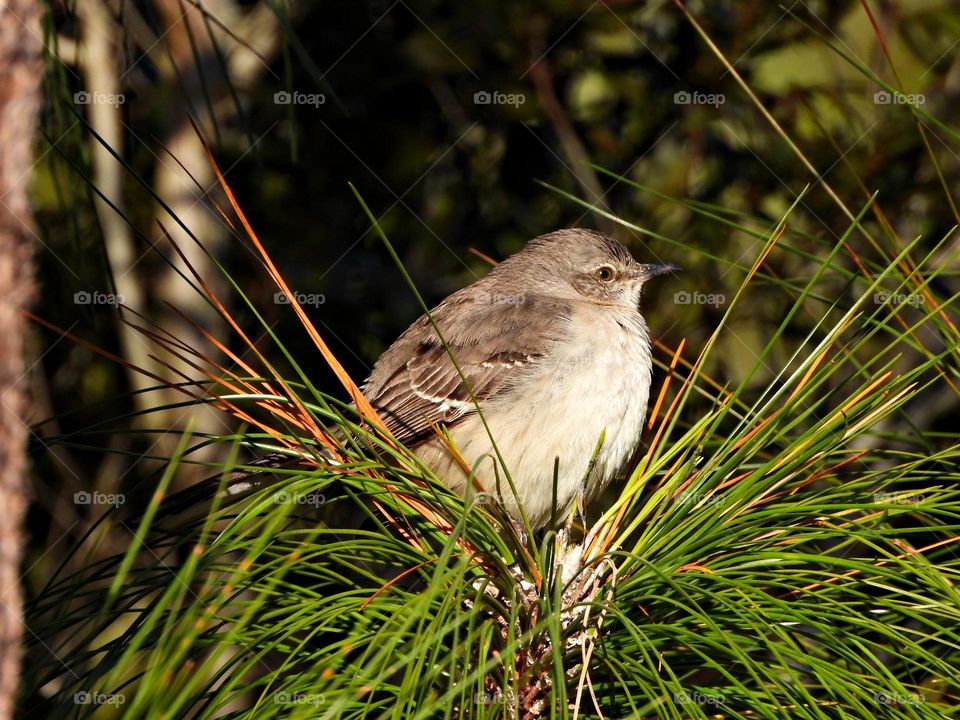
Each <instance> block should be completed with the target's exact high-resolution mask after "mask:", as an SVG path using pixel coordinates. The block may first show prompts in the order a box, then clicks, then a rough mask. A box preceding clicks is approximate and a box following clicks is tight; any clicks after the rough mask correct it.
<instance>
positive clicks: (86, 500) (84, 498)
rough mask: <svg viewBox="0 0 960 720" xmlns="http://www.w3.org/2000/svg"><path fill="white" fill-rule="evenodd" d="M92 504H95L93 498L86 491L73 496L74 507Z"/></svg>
mask: <svg viewBox="0 0 960 720" xmlns="http://www.w3.org/2000/svg"><path fill="white" fill-rule="evenodd" d="M91 502H93V496H92V495H91V494H90V493H88V492H87V491H86V490H81V491H80V492H75V493H74V494H73V504H74V505H89V504H90V503H91Z"/></svg>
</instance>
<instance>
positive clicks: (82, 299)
mask: <svg viewBox="0 0 960 720" xmlns="http://www.w3.org/2000/svg"><path fill="white" fill-rule="evenodd" d="M92 301H93V296H91V295H90V293H88V292H87V291H86V290H78V291H77V292H75V293H74V294H73V304H74V305H89V304H90V303H91V302H92Z"/></svg>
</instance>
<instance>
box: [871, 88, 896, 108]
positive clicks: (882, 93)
mask: <svg viewBox="0 0 960 720" xmlns="http://www.w3.org/2000/svg"><path fill="white" fill-rule="evenodd" d="M892 101H893V95H891V94H890V93H888V92H887V91H886V90H877V91H876V92H875V93H874V94H873V104H874V105H889V104H890V103H891V102H892Z"/></svg>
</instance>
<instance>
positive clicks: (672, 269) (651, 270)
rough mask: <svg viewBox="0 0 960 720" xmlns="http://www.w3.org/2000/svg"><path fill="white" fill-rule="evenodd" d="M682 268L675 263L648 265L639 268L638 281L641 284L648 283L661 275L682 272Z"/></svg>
mask: <svg viewBox="0 0 960 720" xmlns="http://www.w3.org/2000/svg"><path fill="white" fill-rule="evenodd" d="M680 270H682V268H681V267H680V266H679V265H674V264H673V263H647V264H646V265H638V266H637V280H639V281H640V282H646V281H647V280H650V279H652V278H655V277H659V276H660V275H667V274H668V273H676V272H680Z"/></svg>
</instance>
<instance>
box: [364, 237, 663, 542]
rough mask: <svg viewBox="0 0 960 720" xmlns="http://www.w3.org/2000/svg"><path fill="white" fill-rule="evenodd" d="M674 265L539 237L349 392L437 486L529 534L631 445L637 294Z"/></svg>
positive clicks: (612, 248)
mask: <svg viewBox="0 0 960 720" xmlns="http://www.w3.org/2000/svg"><path fill="white" fill-rule="evenodd" d="M679 269H680V268H679V267H678V266H676V265H673V264H670V263H662V262H655V263H646V264H643V263H640V262H638V261H637V260H636V259H634V257H633V256H632V255H631V253H630V251H629V250H627V248H626V247H625V246H624V245H623V244H622V243H621V242H619V241H617V240H615V239H614V238H612V237H609V236H607V235H605V234H603V233H600V232H596V231H592V230H587V229H580V228H569V229H562V230H557V231H554V232H551V233H547V234H545V235H541V236H539V237H536V238H534V239H533V240H531V241H529V242H528V243H527V244H526V245H525V246H524V247H523V248H522V249H521V250H519V251H518V252H516V253H515V254H513V255H511V256H509V257H508V258H506V259H505V260H503V261H502V262H500V263H499V264H497V265H496V266H495V267H493V269H491V270H490V272H489V273H487V274H486V275H485V276H484V277H482V278H480V279H479V280H477V281H475V282H473V283H472V284H470V285H467V286H466V287H464V288H463V289H461V290H458V291H457V292H454V293H453V294H451V295H450V296H448V297H447V298H445V299H444V300H442V301H441V302H440V303H439V304H438V305H436V306H435V307H434V308H433V309H431V310H430V311H429V312H428V313H425V314H424V315H422V316H420V317H419V318H418V319H417V320H416V321H414V322H413V324H411V325H410V326H409V327H408V328H407V329H406V330H405V331H404V332H403V333H402V334H401V335H400V336H399V338H397V340H396V341H395V342H394V343H393V344H392V345H390V346H389V347H388V348H387V349H386V351H384V352H383V354H382V355H381V356H380V358H379V359H378V360H377V361H376V363H375V364H374V366H373V369H372V371H371V372H370V374H369V376H368V377H367V378H366V380H365V382H364V383H363V384H362V385H361V391H362V393H363V395H364V396H365V397H366V399H367V400H368V401H369V402H370V404H371V406H372V407H373V409H374V410H376V412H377V414H378V415H379V416H380V418H381V419H382V421H383V422H384V424H385V425H386V427H387V429H388V430H389V431H390V432H391V433H392V435H393V436H394V437H395V438H396V439H397V440H398V441H399V442H400V443H402V444H403V445H404V446H405V447H407V448H410V449H411V450H412V451H413V452H414V453H415V454H416V455H417V457H418V458H419V459H420V460H421V461H422V462H423V464H424V465H426V466H427V467H428V468H430V469H431V471H432V472H433V473H434V474H435V475H436V476H437V478H438V479H440V480H441V481H442V482H443V483H444V484H445V485H446V486H447V487H449V488H450V489H451V490H453V491H455V492H458V493H462V494H464V496H466V497H469V496H471V495H472V494H473V493H475V492H485V493H487V494H488V495H489V496H492V497H493V498H494V499H495V500H496V501H497V502H499V503H500V504H501V505H502V506H503V508H504V509H505V510H506V511H507V513H508V514H509V515H510V517H511V518H512V519H513V520H514V521H516V522H518V523H519V521H520V519H521V518H525V520H526V522H527V523H529V526H530V527H531V529H533V530H538V529H540V528H543V527H544V526H545V525H547V524H548V523H549V522H550V521H551V518H558V517H564V516H566V515H567V514H568V513H569V510H570V508H571V507H572V505H573V502H574V500H575V499H577V498H578V497H579V498H582V499H584V500H585V501H590V500H591V499H593V498H595V497H596V496H597V495H598V494H599V493H600V492H601V491H602V490H603V489H604V488H605V487H607V485H608V484H609V483H610V481H611V480H612V479H613V478H614V477H616V475H617V474H618V473H619V472H620V471H621V470H622V469H623V467H624V465H625V464H626V463H627V461H628V460H629V459H630V458H631V456H632V455H633V454H634V452H635V451H636V450H637V448H638V446H639V443H640V437H641V434H642V430H643V424H644V420H645V418H646V413H647V403H648V399H649V394H650V384H651V377H652V354H651V344H650V336H649V332H648V328H647V323H646V320H645V319H644V317H643V315H642V314H641V309H640V299H641V294H642V292H643V288H644V286H645V285H646V283H647V282H648V281H650V280H651V279H653V278H655V277H658V276H661V275H665V274H668V273H672V272H675V271H678V270H679ZM440 427H443V428H445V430H446V433H445V435H447V436H449V440H447V439H446V438H445V437H444V434H441V433H438V428H440ZM450 441H452V443H453V445H454V446H455V447H456V450H457V452H458V453H459V455H460V456H461V457H462V459H463V460H465V461H466V463H467V466H468V467H469V471H468V470H465V469H464V467H463V464H462V463H461V462H460V460H459V459H458V458H457V456H456V454H455V453H454V452H453V451H452V450H451V449H450V446H449V442H450ZM508 477H509V480H508ZM511 481H512V483H511ZM478 488H481V489H482V490H479V491H478ZM554 501H555V504H554Z"/></svg>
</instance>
